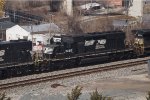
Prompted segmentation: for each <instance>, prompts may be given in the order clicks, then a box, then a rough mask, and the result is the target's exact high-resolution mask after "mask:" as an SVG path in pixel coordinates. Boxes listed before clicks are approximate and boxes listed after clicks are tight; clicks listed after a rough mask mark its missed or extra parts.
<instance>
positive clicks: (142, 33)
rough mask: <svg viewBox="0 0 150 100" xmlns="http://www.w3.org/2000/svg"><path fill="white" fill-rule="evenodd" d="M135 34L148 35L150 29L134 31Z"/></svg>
mask: <svg viewBox="0 0 150 100" xmlns="http://www.w3.org/2000/svg"><path fill="white" fill-rule="evenodd" d="M132 33H133V34H140V35H147V34H150V29H139V30H132Z"/></svg>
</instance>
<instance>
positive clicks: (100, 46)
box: [44, 29, 150, 66]
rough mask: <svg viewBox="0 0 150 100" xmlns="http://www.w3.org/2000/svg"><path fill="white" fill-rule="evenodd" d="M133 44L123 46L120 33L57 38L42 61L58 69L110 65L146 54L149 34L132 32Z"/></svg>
mask: <svg viewBox="0 0 150 100" xmlns="http://www.w3.org/2000/svg"><path fill="white" fill-rule="evenodd" d="M132 32H133V34H134V42H133V44H132V45H126V43H125V33H124V32H122V31H109V32H94V33H87V34H80V35H77V34H75V35H72V34H71V35H60V36H54V37H53V38H52V39H51V45H49V46H47V47H46V48H45V52H44V55H45V56H44V58H45V59H50V60H51V61H57V64H58V65H59V66H67V65H69V64H70V63H74V64H73V65H75V64H77V65H79V64H84V63H91V62H104V61H114V60H121V59H129V58H135V57H137V56H143V55H146V54H149V53H150V30H149V29H143V30H133V31H132Z"/></svg>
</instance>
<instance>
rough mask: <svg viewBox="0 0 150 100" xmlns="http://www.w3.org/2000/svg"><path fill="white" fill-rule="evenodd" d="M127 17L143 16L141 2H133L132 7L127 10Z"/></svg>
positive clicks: (138, 0)
mask: <svg viewBox="0 0 150 100" xmlns="http://www.w3.org/2000/svg"><path fill="white" fill-rule="evenodd" d="M129 15H130V16H134V17H141V16H142V15H143V0H133V5H132V6H131V7H130V8H129Z"/></svg>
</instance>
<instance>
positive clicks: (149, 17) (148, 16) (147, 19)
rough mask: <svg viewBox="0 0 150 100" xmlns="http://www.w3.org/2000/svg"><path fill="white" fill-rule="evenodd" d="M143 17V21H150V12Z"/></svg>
mask: <svg viewBox="0 0 150 100" xmlns="http://www.w3.org/2000/svg"><path fill="white" fill-rule="evenodd" d="M142 19H143V23H149V22H150V14H144V15H143V18H142Z"/></svg>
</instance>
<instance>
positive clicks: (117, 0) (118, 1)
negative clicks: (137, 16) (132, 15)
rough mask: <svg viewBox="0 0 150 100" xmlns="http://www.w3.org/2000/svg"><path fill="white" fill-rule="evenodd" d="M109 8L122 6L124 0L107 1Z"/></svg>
mask: <svg viewBox="0 0 150 100" xmlns="http://www.w3.org/2000/svg"><path fill="white" fill-rule="evenodd" d="M107 3H108V5H109V6H122V0H107Z"/></svg>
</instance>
